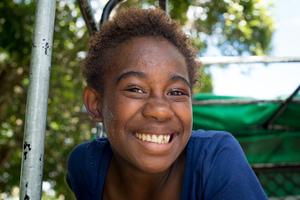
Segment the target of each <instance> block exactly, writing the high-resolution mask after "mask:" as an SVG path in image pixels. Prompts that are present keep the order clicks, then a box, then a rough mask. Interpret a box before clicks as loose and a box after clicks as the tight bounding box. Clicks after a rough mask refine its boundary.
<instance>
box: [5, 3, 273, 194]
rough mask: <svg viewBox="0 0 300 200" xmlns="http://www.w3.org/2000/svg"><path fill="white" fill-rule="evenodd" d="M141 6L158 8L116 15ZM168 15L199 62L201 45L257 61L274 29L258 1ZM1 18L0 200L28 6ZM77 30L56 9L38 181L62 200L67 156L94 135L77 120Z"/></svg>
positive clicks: (21, 92)
mask: <svg viewBox="0 0 300 200" xmlns="http://www.w3.org/2000/svg"><path fill="white" fill-rule="evenodd" d="M147 5H148V6H149V5H156V6H157V5H158V2H157V1H154V0H150V1H137V0H129V1H127V2H126V3H124V4H122V5H121V6H120V8H118V9H122V8H124V7H128V6H138V7H145V6H146V7H147ZM169 10H170V14H171V16H172V17H173V18H176V19H180V22H181V24H182V26H183V27H184V29H185V30H186V31H187V32H188V33H189V34H190V35H191V40H192V42H193V43H194V44H195V45H196V46H197V47H198V48H199V55H200V56H201V55H203V54H204V53H205V52H206V50H207V47H208V45H216V46H218V47H219V49H220V50H221V52H222V53H223V54H224V55H261V54H266V53H268V51H270V49H271V46H270V41H271V36H272V32H273V30H274V28H273V27H274V22H273V20H272V18H271V17H270V15H269V14H268V13H267V10H266V9H265V8H264V7H263V6H262V5H261V3H260V1H259V0H214V1H212V0H169ZM0 13H1V15H0V136H1V137H0V194H1V193H3V192H6V193H11V192H12V189H13V188H14V187H18V186H19V177H20V169H21V157H22V140H23V132H24V121H25V113H26V97H27V87H28V81H29V80H28V74H29V66H30V51H31V44H32V33H33V24H34V13H35V3H34V2H33V1H31V0H14V1H11V0H2V1H1V2H0ZM81 23H82V19H81V18H80V11H79V8H78V6H77V5H76V4H75V3H74V2H73V1H67V0H60V1H57V10H56V17H55V32H54V40H53V53H52V70H51V80H50V91H49V99H48V117H47V128H46V129H47V131H46V147H45V161H44V177H43V179H44V181H48V182H49V183H51V185H52V187H53V188H54V189H55V191H56V195H57V196H59V195H64V196H65V199H72V198H74V196H73V195H72V194H71V192H70V190H69V189H68V187H67V185H66V183H65V180H64V178H65V173H66V159H67V157H68V154H69V152H70V151H71V150H72V149H73V148H74V146H76V145H77V144H79V143H81V142H84V141H87V140H91V138H92V134H91V131H90V130H91V128H92V127H94V124H93V123H92V122H91V120H89V117H88V116H87V115H86V114H84V113H83V112H82V105H83V103H82V99H81V93H82V89H83V87H84V81H83V79H82V76H81V74H80V62H81V56H80V52H82V51H84V50H86V48H87V44H88V38H89V36H88V33H87V30H86V28H85V27H84V26H83V27H81V26H80V24H81ZM208 41H214V42H213V43H212V44H209V43H208ZM201 74H202V82H203V87H202V88H201V91H206V92H211V91H212V84H211V83H212V79H211V77H210V74H209V72H207V71H206V70H205V69H202V71H201Z"/></svg>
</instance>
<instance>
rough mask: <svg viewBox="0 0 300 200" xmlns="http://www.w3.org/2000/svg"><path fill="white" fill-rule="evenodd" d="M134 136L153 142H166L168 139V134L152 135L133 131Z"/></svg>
mask: <svg viewBox="0 0 300 200" xmlns="http://www.w3.org/2000/svg"><path fill="white" fill-rule="evenodd" d="M135 137H136V138H138V139H140V140H143V141H147V142H153V143H156V144H167V143H169V141H170V135H154V134H146V133H135Z"/></svg>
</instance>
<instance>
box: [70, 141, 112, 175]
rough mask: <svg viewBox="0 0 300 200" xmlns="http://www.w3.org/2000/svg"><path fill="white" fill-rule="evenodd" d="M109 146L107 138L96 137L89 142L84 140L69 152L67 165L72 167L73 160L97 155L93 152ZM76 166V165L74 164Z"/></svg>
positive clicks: (81, 159) (76, 161) (76, 160)
mask: <svg viewBox="0 0 300 200" xmlns="http://www.w3.org/2000/svg"><path fill="white" fill-rule="evenodd" d="M108 146H109V142H108V139H107V138H101V139H96V140H93V141H89V142H84V143H82V144H79V145H78V146H76V147H75V148H74V149H73V150H72V151H71V153H70V155H69V158H68V163H67V167H68V169H69V167H70V168H73V167H74V165H73V164H74V162H75V163H78V161H83V160H85V159H86V158H87V157H89V158H92V157H93V156H98V155H96V154H95V153H96V152H101V151H103V150H104V149H105V148H107V147H108ZM75 167H76V166H75Z"/></svg>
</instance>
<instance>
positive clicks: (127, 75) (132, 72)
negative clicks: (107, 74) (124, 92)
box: [116, 71, 148, 84]
mask: <svg viewBox="0 0 300 200" xmlns="http://www.w3.org/2000/svg"><path fill="white" fill-rule="evenodd" d="M129 76H136V77H139V78H147V77H148V76H147V75H146V74H145V73H143V72H136V71H129V72H126V73H124V74H121V76H120V77H119V78H118V80H117V82H116V84H118V83H119V82H120V81H121V80H122V79H125V78H127V77H129Z"/></svg>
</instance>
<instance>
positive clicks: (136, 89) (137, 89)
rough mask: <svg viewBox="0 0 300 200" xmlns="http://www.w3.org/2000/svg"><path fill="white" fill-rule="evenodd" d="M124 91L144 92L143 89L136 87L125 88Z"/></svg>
mask: <svg viewBox="0 0 300 200" xmlns="http://www.w3.org/2000/svg"><path fill="white" fill-rule="evenodd" d="M125 91H128V92H134V93H140V94H142V93H144V91H143V90H142V89H140V88H138V87H133V88H128V89H125Z"/></svg>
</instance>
